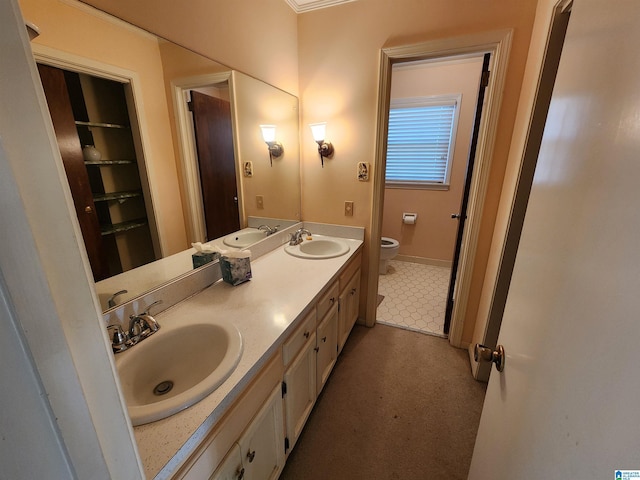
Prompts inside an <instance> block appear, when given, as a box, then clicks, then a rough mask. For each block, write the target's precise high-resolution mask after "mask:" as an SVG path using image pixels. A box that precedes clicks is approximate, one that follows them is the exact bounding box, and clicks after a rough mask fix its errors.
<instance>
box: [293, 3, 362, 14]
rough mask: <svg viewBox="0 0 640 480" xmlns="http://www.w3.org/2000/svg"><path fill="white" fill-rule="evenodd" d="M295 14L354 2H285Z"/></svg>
mask: <svg viewBox="0 0 640 480" xmlns="http://www.w3.org/2000/svg"><path fill="white" fill-rule="evenodd" d="M285 1H286V2H287V3H288V4H289V6H290V7H291V8H293V10H294V11H295V12H296V13H303V12H309V11H311V10H318V9H320V8H327V7H333V6H335V5H340V4H342V3H349V2H355V1H356V0H285Z"/></svg>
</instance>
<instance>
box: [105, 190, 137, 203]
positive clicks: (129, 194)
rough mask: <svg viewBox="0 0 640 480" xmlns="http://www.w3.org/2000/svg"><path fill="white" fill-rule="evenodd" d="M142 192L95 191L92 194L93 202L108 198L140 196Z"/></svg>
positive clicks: (123, 198)
mask: <svg viewBox="0 0 640 480" xmlns="http://www.w3.org/2000/svg"><path fill="white" fill-rule="evenodd" d="M141 196H142V192H141V191H139V190H137V191H133V192H111V193H96V194H94V195H93V201H94V202H108V201H110V200H125V199H127V198H135V197H141Z"/></svg>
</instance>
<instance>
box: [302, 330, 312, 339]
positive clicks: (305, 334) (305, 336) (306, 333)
mask: <svg viewBox="0 0 640 480" xmlns="http://www.w3.org/2000/svg"><path fill="white" fill-rule="evenodd" d="M303 335H304V338H309V335H311V334H310V333H309V332H308V331H307V332H304V333H303Z"/></svg>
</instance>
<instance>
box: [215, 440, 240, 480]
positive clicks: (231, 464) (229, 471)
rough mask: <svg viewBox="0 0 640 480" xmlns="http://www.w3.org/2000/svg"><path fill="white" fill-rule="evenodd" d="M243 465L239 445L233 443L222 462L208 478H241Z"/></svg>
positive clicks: (217, 479) (224, 479)
mask: <svg viewBox="0 0 640 480" xmlns="http://www.w3.org/2000/svg"><path fill="white" fill-rule="evenodd" d="M243 478H244V467H243V466H242V457H241V455H240V446H239V445H238V444H237V443H234V444H233V447H232V448H231V450H229V453H227V456H226V457H224V460H222V463H221V464H220V466H218V468H216V471H215V472H214V473H213V475H211V477H210V478H209V480H243Z"/></svg>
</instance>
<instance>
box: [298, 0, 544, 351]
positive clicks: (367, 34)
mask: <svg viewBox="0 0 640 480" xmlns="http://www.w3.org/2000/svg"><path fill="white" fill-rule="evenodd" d="M535 7H536V1H535V0H520V1H513V0H487V1H485V2H464V5H461V4H460V3H459V2H450V1H435V0H432V1H424V2H415V1H414V0H395V1H393V2H391V1H388V0H367V1H358V2H352V3H347V4H345V5H342V6H338V7H333V8H328V9H324V10H317V11H313V12H309V13H306V14H302V15H300V16H299V21H298V38H299V58H300V60H299V61H300V97H301V105H302V110H303V112H302V113H303V115H302V122H301V150H302V217H303V218H304V219H305V220H311V221H316V222H329V223H341V224H348V225H360V226H365V227H367V228H370V226H371V213H370V211H371V205H372V190H373V185H372V183H371V182H369V183H363V182H358V181H357V179H356V175H355V171H356V164H357V162H360V161H362V162H371V163H372V164H373V160H374V154H375V136H376V120H377V117H376V113H377V93H378V78H379V55H380V53H379V52H380V49H381V48H384V47H393V46H401V45H408V44H413V43H419V42H424V41H428V40H432V39H439V38H446V37H452V36H459V35H464V34H470V33H476V32H484V31H490V30H499V29H505V28H512V29H513V30H514V35H513V43H512V48H511V55H510V59H509V65H508V71H507V77H506V84H505V88H504V93H503V102H502V107H501V112H500V121H499V124H498V134H497V137H496V143H495V152H494V157H493V160H492V168H491V173H490V175H489V182H488V192H487V197H486V203H485V209H484V213H483V219H482V227H481V230H480V236H479V241H478V246H477V252H478V255H477V258H476V261H475V265H474V272H473V276H472V284H471V292H470V295H469V303H468V310H467V317H466V322H465V329H464V333H463V341H469V340H470V339H471V334H472V332H473V327H474V322H475V317H476V312H477V308H478V300H479V295H480V291H481V289H482V284H483V279H484V270H485V266H486V262H487V256H488V251H489V245H490V242H491V236H492V233H493V225H494V223H495V219H496V211H497V206H498V201H499V198H500V191H501V188H502V180H503V176H504V170H505V165H506V160H507V153H508V150H509V144H510V140H511V134H512V129H513V121H514V117H515V112H516V107H517V104H518V96H519V94H520V84H521V82H522V78H523V71H524V65H525V59H526V55H527V50H528V45H529V39H530V36H531V28H532V25H533V20H534V15H535ZM317 121H327V122H328V126H327V132H328V133H327V135H328V136H329V137H330V139H331V141H332V142H333V143H334V146H335V149H336V153H335V156H334V158H333V159H332V160H330V161H329V162H327V163H326V166H325V168H324V169H322V170H321V169H320V164H319V163H320V162H319V161H318V160H317V153H316V151H315V147H314V143H313V140H312V139H311V132H310V131H309V128H308V127H306V125H307V124H309V123H312V122H317ZM345 200H352V201H354V202H355V206H354V216H353V217H345V216H344V215H343V202H344V201H345ZM366 240H367V243H368V240H369V239H368V238H367V239H366ZM363 267H364V268H363V270H364V276H363V280H366V274H367V271H368V265H363ZM366 289H367V285H366V284H365V285H363V291H366ZM362 311H363V310H362V305H361V312H362Z"/></svg>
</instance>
